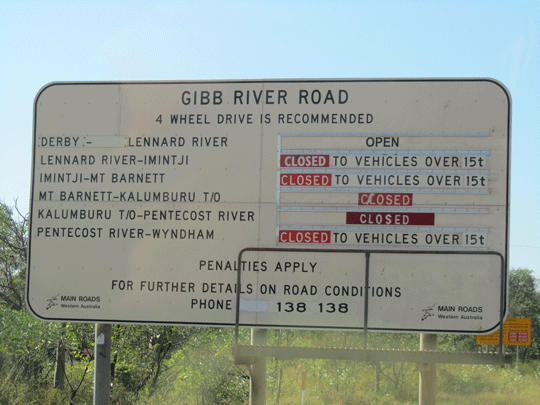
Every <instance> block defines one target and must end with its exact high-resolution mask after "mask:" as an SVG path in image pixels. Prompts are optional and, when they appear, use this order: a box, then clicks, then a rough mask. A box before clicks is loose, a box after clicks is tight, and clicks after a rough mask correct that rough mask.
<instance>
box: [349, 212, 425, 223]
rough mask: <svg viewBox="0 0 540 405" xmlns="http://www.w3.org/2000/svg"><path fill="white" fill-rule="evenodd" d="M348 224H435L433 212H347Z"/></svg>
mask: <svg viewBox="0 0 540 405" xmlns="http://www.w3.org/2000/svg"><path fill="white" fill-rule="evenodd" d="M346 224H347V225H435V214H434V213H433V212H411V213H404V212H347V218H346Z"/></svg>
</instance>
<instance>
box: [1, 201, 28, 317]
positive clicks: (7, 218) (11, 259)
mask: <svg viewBox="0 0 540 405" xmlns="http://www.w3.org/2000/svg"><path fill="white" fill-rule="evenodd" d="M27 228H28V218H27V216H26V215H23V214H21V212H20V211H19V210H18V209H17V205H15V207H14V208H10V207H9V206H7V205H6V204H5V203H3V202H0V302H4V303H5V304H7V305H8V306H9V307H10V308H12V309H15V310H17V311H20V310H21V309H23V308H24V285H25V278H26V259H27V257H26V255H27V248H28V236H27V230H28V229H27Z"/></svg>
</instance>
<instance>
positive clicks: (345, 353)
mask: <svg viewBox="0 0 540 405" xmlns="http://www.w3.org/2000/svg"><path fill="white" fill-rule="evenodd" d="M233 355H234V358H235V363H236V364H255V363H257V361H258V360H257V358H261V357H275V358H278V359H280V360H290V359H297V358H302V359H336V360H355V361H365V362H372V361H385V362H394V361H404V362H410V363H436V364H442V363H450V364H491V365H500V364H501V355H500V354H498V353H475V352H439V351H419V350H376V349H367V350H362V349H340V348H327V347H277V346H237V347H236V348H235V349H233ZM502 360H503V361H504V364H512V355H511V354H504V355H503V356H502Z"/></svg>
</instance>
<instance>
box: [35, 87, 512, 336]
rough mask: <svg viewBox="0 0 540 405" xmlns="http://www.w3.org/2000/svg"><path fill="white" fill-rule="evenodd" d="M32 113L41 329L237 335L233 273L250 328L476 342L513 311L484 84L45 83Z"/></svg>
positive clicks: (499, 176)
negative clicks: (112, 325)
mask: <svg viewBox="0 0 540 405" xmlns="http://www.w3.org/2000/svg"><path fill="white" fill-rule="evenodd" d="M34 114H35V122H34V155H33V181H32V197H31V198H32V201H31V218H30V219H31V222H30V260H29V268H28V287H27V288H28V291H27V300H28V305H29V308H30V309H31V310H32V312H33V313H34V314H35V315H36V316H38V317H39V318H42V319H45V320H61V321H64V320H66V321H92V322H94V321H99V322H127V323H162V324H195V325H224V326H227V325H234V324H235V317H236V314H235V307H236V292H237V285H236V275H237V272H238V270H240V271H241V275H242V286H241V291H240V296H241V299H242V305H241V306H240V309H241V311H240V319H241V322H242V324H243V325H251V326H257V325H261V324H264V325H265V326H267V327H288V326H290V327H295V326H299V325H301V326H303V327H306V328H338V329H339V328H346V329H356V328H363V327H365V323H367V324H368V325H369V327H370V329H373V330H412V331H432V332H456V333H474V334H476V333H478V332H479V331H489V330H493V329H495V328H496V327H497V325H498V323H499V320H500V315H501V312H500V311H501V308H502V309H503V311H504V310H505V307H506V297H505V289H506V256H507V249H508V248H507V234H508V201H509V194H508V193H509V191H508V190H509V187H508V183H509V142H510V96H509V94H508V92H507V90H506V89H505V88H504V87H503V86H502V85H501V84H500V83H498V82H496V81H494V80H491V79H455V80H454V79H430V80H264V81H221V82H129V83H128V82H125V83H123V82H120V83H52V84H49V85H47V86H45V87H44V88H43V89H42V90H41V91H40V92H39V93H38V95H37V97H36V101H35V111H34ZM245 248H257V249H267V248H271V249H274V250H273V251H272V252H270V251H266V252H263V251H245V253H244V254H243V257H242V259H241V261H239V259H238V255H239V253H240V252H241V251H242V250H243V249H245ZM287 250H288V251H287ZM290 250H296V252H291V251H290ZM285 251H287V252H285ZM328 251H332V252H333V253H328ZM366 252H371V253H372V254H367V253H366ZM375 252H377V253H375ZM437 252H439V253H437ZM368 256H369V259H368ZM368 283H369V284H368ZM346 287H349V290H347V289H346ZM353 287H354V288H353ZM353 290H354V291H355V292H356V294H357V296H353V295H351V294H352V293H351V291H353ZM347 291H348V292H347ZM501 292H502V293H501ZM366 294H367V295H368V298H369V301H366ZM340 305H341V307H340ZM340 308H341V310H342V311H341V312H340ZM345 308H346V309H347V311H345ZM304 309H305V310H304ZM317 310H319V311H321V312H319V313H317ZM308 313H309V314H312V315H310V316H311V318H310V320H309V321H308V320H307V318H305V316H307V315H308ZM321 313H324V315H325V316H319V315H321ZM303 316H304V317H303Z"/></svg>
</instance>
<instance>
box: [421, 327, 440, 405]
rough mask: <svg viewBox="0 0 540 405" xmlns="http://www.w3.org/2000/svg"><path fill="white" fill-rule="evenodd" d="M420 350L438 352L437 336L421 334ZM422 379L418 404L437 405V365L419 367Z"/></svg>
mask: <svg viewBox="0 0 540 405" xmlns="http://www.w3.org/2000/svg"><path fill="white" fill-rule="evenodd" d="M420 350H422V351H423V350H429V351H436V350H437V335H434V334H429V333H421V334H420ZM418 369H419V371H420V378H419V384H418V404H419V405H435V402H436V398H437V365H436V364H435V363H422V364H420V365H419V366H418Z"/></svg>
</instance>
